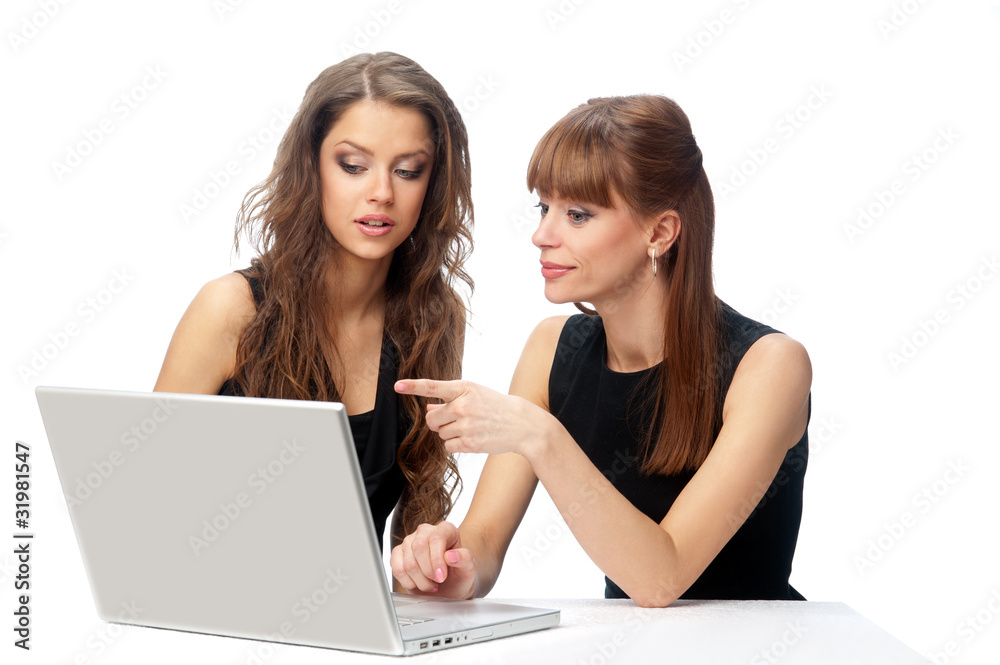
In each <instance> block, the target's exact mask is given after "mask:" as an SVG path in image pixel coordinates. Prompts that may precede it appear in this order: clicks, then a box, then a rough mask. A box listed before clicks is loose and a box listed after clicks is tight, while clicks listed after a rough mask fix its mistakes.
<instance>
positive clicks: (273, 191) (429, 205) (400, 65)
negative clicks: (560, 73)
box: [233, 52, 473, 533]
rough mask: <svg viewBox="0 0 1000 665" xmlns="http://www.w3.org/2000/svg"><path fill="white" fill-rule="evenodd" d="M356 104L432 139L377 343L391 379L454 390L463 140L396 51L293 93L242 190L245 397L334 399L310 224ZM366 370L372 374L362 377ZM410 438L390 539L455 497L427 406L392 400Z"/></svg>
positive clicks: (436, 516)
mask: <svg viewBox="0 0 1000 665" xmlns="http://www.w3.org/2000/svg"><path fill="white" fill-rule="evenodd" d="M360 100H372V101H375V102H384V103H387V104H391V105H393V106H398V107H405V108H411V109H415V110H417V111H419V112H421V113H423V114H424V116H426V118H427V119H428V121H429V123H430V127H431V139H432V141H433V142H434V146H435V154H434V159H433V165H432V172H431V174H430V180H429V181H428V185H427V193H426V195H425V197H424V202H423V207H422V209H421V211H420V217H419V219H418V221H417V225H416V228H415V229H414V231H413V235H412V236H411V238H412V240H407V241H405V242H404V244H403V245H401V246H400V247H399V248H397V250H396V251H395V252H394V254H393V257H392V263H391V265H390V268H389V274H388V278H387V282H386V288H385V297H386V303H385V324H384V329H385V334H387V335H388V336H389V338H390V339H391V340H392V342H393V343H394V344H395V345H396V348H397V349H398V350H399V368H398V373H399V376H401V377H421V378H431V379H441V380H448V379H457V378H459V377H460V376H461V373H462V349H463V342H464V334H465V319H466V307H465V303H464V301H463V299H462V298H461V297H460V296H459V295H458V294H457V293H456V291H455V288H454V287H455V286H456V283H457V282H461V283H464V284H465V285H466V286H467V287H468V294H469V295H471V293H472V288H473V282H472V279H471V278H470V277H469V275H468V274H467V273H466V272H465V270H464V268H463V265H464V263H465V260H466V259H467V258H468V256H469V254H470V252H471V251H472V215H473V208H472V199H471V195H470V188H471V169H470V164H469V153H468V134H467V132H466V129H465V124H464V123H463V122H462V118H461V116H460V115H459V112H458V109H457V108H456V107H455V104H454V103H453V102H452V101H451V99H450V98H449V97H448V94H447V93H446V92H445V90H444V88H443V87H442V86H441V84H440V83H438V81H437V80H436V79H435V78H434V77H432V76H431V75H430V74H428V73H427V72H426V71H424V69H423V68H422V67H420V65H418V64H417V63H415V62H414V61H412V60H410V59H409V58H405V57H403V56H401V55H397V54H395V53H387V52H383V53H376V54H374V55H373V54H359V55H356V56H353V57H351V58H348V59H347V60H344V61H343V62H340V63H338V64H336V65H333V66H332V67H328V68H327V69H325V70H324V71H323V72H322V73H321V74H320V75H319V76H318V77H317V78H316V80H315V81H313V82H312V83H311V84H310V85H309V87H308V88H307V89H306V93H305V97H304V98H303V100H302V105H301V106H300V107H299V110H298V113H296V115H295V117H294V119H293V120H292V122H291V124H290V125H289V127H288V130H287V131H286V132H285V135H284V137H283V138H282V140H281V144H280V145H279V146H278V153H277V156H276V157H275V160H274V167H273V169H272V171H271V174H270V175H269V176H268V177H267V179H266V180H264V181H263V182H261V183H260V184H259V185H257V186H255V187H254V188H253V189H251V190H250V191H249V192H248V193H247V195H246V197H245V198H244V200H243V205H242V208H241V210H240V213H239V216H238V218H237V225H236V236H235V240H234V246H235V248H236V251H239V247H240V237H241V236H243V235H245V236H246V238H247V240H248V241H249V243H250V244H251V246H252V247H253V248H254V249H255V250H256V252H257V253H258V257H257V258H255V259H253V261H252V262H251V267H250V269H249V272H250V274H252V275H254V276H256V277H257V278H258V279H260V280H261V282H262V284H263V285H264V298H263V302H261V303H260V305H259V306H258V308H257V313H256V316H255V317H254V319H253V320H252V321H251V322H250V324H249V325H247V327H246V328H245V329H244V331H243V333H242V336H241V337H240V340H239V342H238V345H237V349H236V370H235V373H234V377H233V378H234V381H235V383H236V384H237V385H238V386H240V389H241V390H242V392H243V393H244V394H246V395H249V396H256V397H274V398H286V399H303V400H334V401H335V400H338V399H339V391H338V390H337V388H336V387H335V385H334V381H333V373H332V370H331V368H330V366H329V364H328V362H327V360H326V356H325V355H324V347H326V348H329V347H330V346H331V343H330V340H331V339H333V337H332V335H333V333H334V326H336V319H337V317H335V316H330V311H329V305H328V303H329V302H330V298H331V293H330V287H329V286H328V283H327V281H326V279H325V276H326V275H327V271H328V269H331V268H332V269H333V270H337V265H338V264H337V254H338V251H339V250H338V247H339V246H338V244H337V243H336V241H335V240H334V238H333V236H332V234H331V233H330V232H329V230H328V229H327V227H326V225H325V224H324V221H323V216H322V212H321V199H322V197H321V189H320V180H319V149H320V145H321V144H322V142H323V139H324V138H325V137H326V135H327V134H328V133H329V131H330V129H331V128H332V127H333V125H334V123H336V122H337V120H338V119H339V118H340V117H341V115H342V114H343V113H344V111H346V110H347V108H348V107H350V106H351V105H352V104H354V103H356V102H358V101H360ZM374 371H375V372H377V367H376V368H374ZM400 399H401V400H402V404H403V406H404V408H405V409H406V411H407V413H408V414H409V416H410V420H411V422H412V426H411V428H410V431H409V433H408V434H407V435H406V437H405V439H404V440H403V441H402V443H401V444H400V446H399V451H398V453H397V462H398V464H399V466H400V468H401V469H402V471H403V475H404V476H405V478H406V482H407V487H406V489H405V491H404V494H405V496H406V497H407V501H406V502H405V509H404V511H403V514H402V524H403V529H404V531H405V532H406V533H410V532H412V531H413V530H414V529H416V527H417V526H418V525H419V524H421V523H423V522H429V523H431V524H434V523H437V522H439V521H441V520H443V519H444V518H445V517H446V516H447V514H448V512H449V511H450V510H451V507H452V504H453V499H454V497H455V496H456V494H457V492H458V491H460V488H461V479H460V477H459V475H458V467H457V465H456V463H455V459H454V457H453V456H452V455H450V454H449V453H448V452H447V451H446V450H445V448H444V446H443V445H442V443H441V440H440V439H439V437H438V436H437V435H436V434H435V433H434V432H432V431H430V430H429V429H428V428H427V427H426V426H425V423H424V413H425V411H426V407H425V404H426V400H425V399H424V398H419V397H414V396H410V395H406V396H400Z"/></svg>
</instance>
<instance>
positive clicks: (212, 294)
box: [188, 272, 256, 319]
mask: <svg viewBox="0 0 1000 665" xmlns="http://www.w3.org/2000/svg"><path fill="white" fill-rule="evenodd" d="M191 307H192V308H195V311H197V312H199V313H203V314H205V315H207V316H209V317H214V318H219V317H223V316H224V317H234V318H236V319H246V318H252V317H253V314H254V312H256V306H255V305H254V301H253V293H252V292H251V291H250V282H248V281H247V280H246V278H245V277H243V275H240V274H239V273H235V272H231V273H228V274H226V275H223V276H222V277H216V278H215V279H213V280H211V281H210V282H207V283H206V284H205V285H204V286H202V287H201V289H200V290H199V291H198V293H197V295H195V297H194V300H193V301H192V302H191ZM188 310H189V311H190V310H191V308H188Z"/></svg>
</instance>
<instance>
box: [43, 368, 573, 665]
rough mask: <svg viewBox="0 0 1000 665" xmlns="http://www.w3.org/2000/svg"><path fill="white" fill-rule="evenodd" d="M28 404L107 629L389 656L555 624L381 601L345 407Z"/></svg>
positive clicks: (522, 611)
mask: <svg viewBox="0 0 1000 665" xmlns="http://www.w3.org/2000/svg"><path fill="white" fill-rule="evenodd" d="M35 394H36V397H37V399H38V406H39V409H40V410H41V413H42V419H43V421H44V423H45V431H46V434H47V435H48V439H49V445H50V446H51V448H52V456H53V458H54V460H55V463H56V469H57V471H58V473H59V480H60V483H61V484H62V488H63V492H64V494H65V497H66V501H67V504H68V506H69V512H70V516H71V518H72V521H73V528H74V530H75V531H76V538H77V542H78V543H79V546H80V552H81V554H82V555H83V561H84V565H85V567H86V570H87V576H88V578H89V580H90V587H91V591H92V592H93V595H94V600H95V602H96V605H97V611H98V614H99V615H100V617H101V618H102V619H104V620H105V621H114V622H120V623H129V624H137V625H143V626H155V627H158V628H170V629H175V630H185V631H194V632H199V633H211V634H216V635H228V636H233V637H244V638H251V639H258V640H269V641H274V642H282V643H288V644H303V645H310V646H318V647H330V648H336V649H348V650H351V651H362V652H369V653H380V654H390V655H411V654H419V653H426V652H428V651H434V650H437V649H444V648H448V647H454V646H460V645H464V644H470V643H472V642H477V641H481V640H486V639H491V638H496V637H504V636H507V635H514V634H517V633H523V632H527V631H531V630H538V629H541V628H549V627H551V626H555V625H557V624H558V623H559V612H558V610H548V609H538V608H528V607H520V606H513V605H503V604H499V603H491V602H487V601H482V600H474V601H453V600H445V599H433V598H429V597H426V596H410V595H406V594H392V593H390V589H389V586H388V581H387V575H386V571H385V568H384V566H383V563H382V557H381V554H380V551H379V547H378V543H377V542H376V537H375V529H374V527H373V525H372V520H371V513H370V510H369V507H368V501H367V495H366V493H365V489H364V481H363V479H362V476H361V472H360V470H359V468H358V462H357V455H356V453H355V450H354V444H353V439H352V437H351V432H350V427H349V424H348V421H347V414H346V411H345V409H344V407H343V405H341V404H337V403H330V402H307V401H294V400H277V399H255V398H246V397H220V396H206V395H182V394H175V393H128V392H113V391H102V390H83V389H70V388H49V387H39V388H37V389H36V390H35Z"/></svg>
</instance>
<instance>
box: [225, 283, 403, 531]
mask: <svg viewBox="0 0 1000 665" xmlns="http://www.w3.org/2000/svg"><path fill="white" fill-rule="evenodd" d="M236 272H238V273H240V274H242V275H243V276H244V277H246V279H247V281H248V282H249V283H250V290H251V291H252V292H253V299H254V302H255V303H256V304H257V306H258V307H259V306H260V303H261V301H262V300H263V298H264V289H263V286H262V284H261V283H260V280H259V279H257V278H256V277H254V276H252V275H250V274H247V273H246V272H244V271H242V270H237V271H236ZM398 367H399V354H398V351H397V350H396V345H395V344H393V343H392V341H391V340H390V339H389V336H388V335H386V334H384V333H383V335H382V355H381V358H380V360H379V370H378V388H377V390H376V393H375V408H374V409H373V410H371V411H368V412H366V413H360V414H356V415H353V416H348V417H347V419H348V421H350V424H351V434H352V435H353V437H354V447H355V449H356V450H357V453H358V463H359V465H360V467H361V475H362V476H363V477H364V479H365V489H366V490H367V493H368V505H369V507H370V508H371V512H372V522H373V523H374V524H375V533H376V535H377V536H378V546H379V549H381V548H382V534H383V533H384V532H385V522H386V519H387V518H388V516H389V513H391V512H392V509H393V508H394V507H395V506H396V502H397V501H399V497H400V495H402V493H403V488H404V487H405V485H406V479H405V477H404V476H403V472H402V470H401V469H400V468H399V465H398V464H397V463H396V451H397V450H398V449H399V443H400V442H401V441H402V440H403V439H404V438H405V437H406V434H407V432H409V431H410V419H409V416H408V414H407V413H406V410H405V409H403V408H402V405H401V404H400V403H399V396H398V395H397V393H396V391H395V390H393V385H394V384H395V383H396V371H397V369H398ZM219 394H220V395H241V394H242V391H241V390H240V388H239V386H237V385H236V384H235V383H234V381H233V379H232V378H230V379H227V380H226V382H225V383H223V384H222V387H221V388H220V389H219Z"/></svg>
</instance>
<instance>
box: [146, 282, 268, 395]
mask: <svg viewBox="0 0 1000 665" xmlns="http://www.w3.org/2000/svg"><path fill="white" fill-rule="evenodd" d="M255 312H256V306H255V305H254V301H253V294H252V293H251V291H250V285H249V283H248V282H247V280H246V278H244V277H243V276H242V275H239V274H237V273H230V274H228V275H223V276H222V277H218V278H216V279H213V280H212V281H210V282H208V283H206V284H205V285H204V286H202V287H201V289H200V290H199V291H198V293H197V295H195V297H194V299H193V300H192V301H191V304H190V305H188V308H187V310H186V311H185V312H184V315H183V316H182V317H181V320H180V322H179V323H178V324H177V329H176V330H175V331H174V335H173V337H172V338H171V340H170V346H169V347H167V354H166V357H165V358H164V360H163V367H162V368H161V369H160V375H159V377H158V378H157V380H156V386H155V387H154V390H165V391H169V392H194V393H214V392H218V390H219V388H220V387H221V386H222V384H223V382H225V380H226V379H227V378H229V377H230V376H231V375H232V372H233V370H234V368H235V366H236V345H237V343H238V342H239V338H240V335H241V334H242V332H243V330H244V329H245V328H246V326H247V324H248V323H249V322H250V321H251V320H252V319H253V316H254V313H255Z"/></svg>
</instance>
